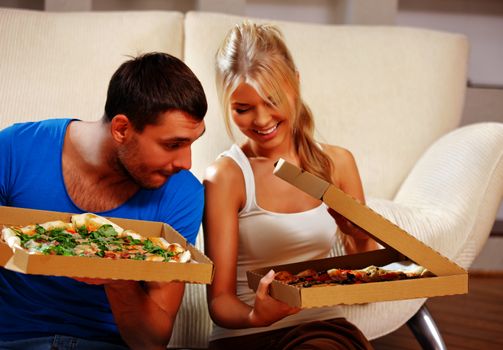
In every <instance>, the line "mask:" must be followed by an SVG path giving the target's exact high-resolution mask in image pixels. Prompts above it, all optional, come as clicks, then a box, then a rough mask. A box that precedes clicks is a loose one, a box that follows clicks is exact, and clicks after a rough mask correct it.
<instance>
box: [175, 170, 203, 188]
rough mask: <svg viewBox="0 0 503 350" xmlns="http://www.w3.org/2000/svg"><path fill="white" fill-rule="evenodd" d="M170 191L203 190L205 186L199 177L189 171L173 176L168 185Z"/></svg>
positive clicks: (182, 171)
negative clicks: (181, 189) (183, 189)
mask: <svg viewBox="0 0 503 350" xmlns="http://www.w3.org/2000/svg"><path fill="white" fill-rule="evenodd" d="M166 185H167V186H168V189H170V188H171V189H180V188H185V189H193V190H197V189H201V188H202V187H203V185H202V184H201V182H200V181H199V180H198V179H197V177H196V176H195V175H194V174H193V173H192V172H190V171H188V170H181V171H179V172H177V173H176V174H173V175H171V177H170V179H169V181H168V182H167V183H166Z"/></svg>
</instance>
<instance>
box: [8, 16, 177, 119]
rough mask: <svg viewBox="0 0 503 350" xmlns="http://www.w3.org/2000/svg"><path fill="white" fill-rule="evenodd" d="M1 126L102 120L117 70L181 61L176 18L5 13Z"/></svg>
mask: <svg viewBox="0 0 503 350" xmlns="http://www.w3.org/2000/svg"><path fill="white" fill-rule="evenodd" d="M0 28H1V30H0V52H2V60H1V62H0V76H1V77H2V79H0V91H2V93H1V94H0V106H2V108H1V109H0V128H3V127H5V126H7V125H9V124H11V123H14V122H21V121H28V120H40V119H45V118H53V117H72V116H75V117H78V118H81V119H85V120H95V119H99V118H100V117H101V116H102V115H103V108H104V103H105V99H106V91H107V87H108V81H109V79H110V77H111V76H112V74H113V72H114V71H115V70H116V69H117V68H118V67H119V65H120V64H121V63H122V62H124V61H126V60H127V59H129V56H135V55H137V54H140V53H145V52H149V51H163V52H168V53H170V54H172V55H174V56H177V57H180V58H182V44H183V15H182V14H181V13H178V12H121V13H118V12H116V13H114V12H106V13H105V12H103V13H100V12H76V13H50V12H39V11H27V10H12V9H0Z"/></svg>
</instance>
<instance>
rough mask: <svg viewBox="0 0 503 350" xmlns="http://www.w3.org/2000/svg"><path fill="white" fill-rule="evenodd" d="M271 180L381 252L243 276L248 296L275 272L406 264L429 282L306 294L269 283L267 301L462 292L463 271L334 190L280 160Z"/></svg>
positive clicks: (325, 302) (309, 303)
mask: <svg viewBox="0 0 503 350" xmlns="http://www.w3.org/2000/svg"><path fill="white" fill-rule="evenodd" d="M274 174H275V175H276V176H278V177H280V178H282V179H284V180H285V181H287V182H289V183H291V184H292V185H294V186H296V187H298V188H299V189H301V190H303V191H304V192H306V193H308V194H310V195H311V196H313V197H315V198H318V199H321V200H322V201H323V202H325V203H326V204H327V205H328V206H329V207H331V208H333V209H334V210H335V211H337V212H338V213H340V214H342V215H343V216H344V217H346V218H347V219H348V220H350V221H351V222H353V223H354V224H356V225H358V226H359V227H361V228H363V229H364V230H365V231H367V232H368V233H369V234H370V235H371V236H372V237H373V238H374V239H375V240H376V241H378V242H379V243H380V244H382V245H383V246H384V247H385V249H381V250H377V251H372V252H366V253H360V254H353V255H347V256H341V257H335V258H327V259H321V260H315V261H305V262H299V263H294V264H286V265H279V266H268V267H264V268H261V269H256V270H252V271H248V272H247V277H248V284H249V286H250V288H252V289H253V290H256V289H257V287H258V284H259V281H260V278H262V276H263V275H264V274H266V273H267V272H268V271H269V270H270V269H271V268H272V269H274V270H275V271H289V272H292V273H294V274H295V273H298V272H300V271H303V270H305V269H308V268H313V269H315V270H318V271H322V270H327V269H331V268H345V269H361V268H365V267H367V266H369V265H376V266H384V265H387V264H389V263H392V262H398V261H409V260H410V261H412V262H413V263H415V264H417V265H421V266H423V267H425V268H427V269H428V270H429V271H431V272H432V273H433V274H434V275H435V276H434V277H423V278H417V279H407V280H398V281H389V282H374V283H361V284H349V285H324V286H315V287H311V288H299V287H294V286H290V285H287V284H284V283H281V282H277V281H273V283H272V285H271V289H270V291H271V295H272V296H273V297H275V298H277V299H279V300H282V301H284V302H286V303H288V304H289V305H291V306H297V307H303V308H308V307H319V306H330V305H337V304H358V303H367V302H376V301H386V300H398V299H412V298H426V297H434V296H442V295H452V294H465V293H467V292H468V273H467V271H466V270H464V269H463V268H461V267H460V266H458V265H457V264H455V263H454V262H452V261H450V260H449V259H447V258H446V257H444V256H442V255H441V254H440V253H438V252H436V251H434V250H433V249H431V248H430V247H428V246H427V245H426V244H424V243H423V242H421V241H419V240H417V239H416V238H415V237H414V236H412V235H410V234H409V233H407V232H406V231H405V230H403V229H401V228H400V227H398V226H397V225H395V224H394V223H392V222H391V221H389V220H387V219H386V218H384V217H382V216H381V215H379V214H378V213H376V212H375V211H373V210H372V209H370V208H369V207H367V206H365V205H362V204H361V203H359V202H358V201H356V200H355V199H353V198H352V197H350V196H349V195H347V194H346V193H344V192H343V191H341V190H340V189H338V188H337V187H335V186H333V185H331V184H330V183H328V182H326V181H325V180H323V179H320V178H318V177H317V176H315V175H313V174H311V173H309V172H307V171H304V170H302V169H300V168H298V167H297V166H295V165H293V164H290V163H288V162H286V161H285V160H283V159H280V160H279V161H278V163H277V164H276V167H275V170H274Z"/></svg>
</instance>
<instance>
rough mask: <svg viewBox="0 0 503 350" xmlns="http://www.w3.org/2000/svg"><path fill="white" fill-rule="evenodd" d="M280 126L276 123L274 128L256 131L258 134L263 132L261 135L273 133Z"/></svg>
mask: <svg viewBox="0 0 503 350" xmlns="http://www.w3.org/2000/svg"><path fill="white" fill-rule="evenodd" d="M277 127H278V124H276V125H274V126H273V127H272V128H270V129H267V130H255V132H256V133H257V134H261V135H267V134H270V133H272V132H273V131H274V130H276V128H277Z"/></svg>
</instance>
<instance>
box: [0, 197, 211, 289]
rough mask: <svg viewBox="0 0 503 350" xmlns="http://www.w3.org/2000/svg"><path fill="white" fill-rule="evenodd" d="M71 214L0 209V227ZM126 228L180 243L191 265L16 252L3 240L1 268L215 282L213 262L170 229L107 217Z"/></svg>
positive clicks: (158, 225)
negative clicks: (187, 251) (185, 250)
mask: <svg viewBox="0 0 503 350" xmlns="http://www.w3.org/2000/svg"><path fill="white" fill-rule="evenodd" d="M72 215H74V214H71V213H62V212H54V211H44V210H33V209H23V208H14V207H5V206H0V228H3V227H4V226H17V225H22V226H26V225H30V224H35V223H44V222H48V221H53V220H62V221H64V222H70V218H71V216H72ZM107 219H109V220H111V221H112V222H114V223H116V224H117V225H119V226H121V227H122V228H124V229H131V230H134V231H136V232H138V233H139V234H141V235H142V236H145V237H152V236H156V237H159V236H162V237H164V238H165V239H166V240H167V241H168V242H170V243H179V244H180V245H182V247H184V248H185V249H188V250H189V251H190V253H191V256H192V261H191V262H188V263H174V262H155V261H142V260H128V259H117V260H113V259H104V258H98V257H96V258H91V257H77V256H61V255H38V254H29V253H28V252H26V251H25V250H22V249H14V251H13V250H12V249H11V248H10V247H9V246H8V245H7V244H6V243H5V242H3V240H1V239H0V266H3V267H5V268H6V269H9V270H12V271H16V272H22V273H26V274H37V275H51V276H66V277H87V278H105V279H125V280H137V281H158V282H169V281H184V282H189V283H203V284H209V283H211V282H212V280H213V263H212V262H211V260H210V259H209V258H208V257H206V256H205V255H204V254H203V253H201V252H200V251H199V250H198V249H197V248H195V247H194V246H193V245H191V244H189V243H188V242H187V241H186V240H185V238H184V237H183V236H182V235H180V234H179V233H178V232H177V231H175V230H174V229H173V228H172V227H171V226H169V225H167V224H165V223H161V222H153V221H142V220H130V219H119V218H111V217H107Z"/></svg>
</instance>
